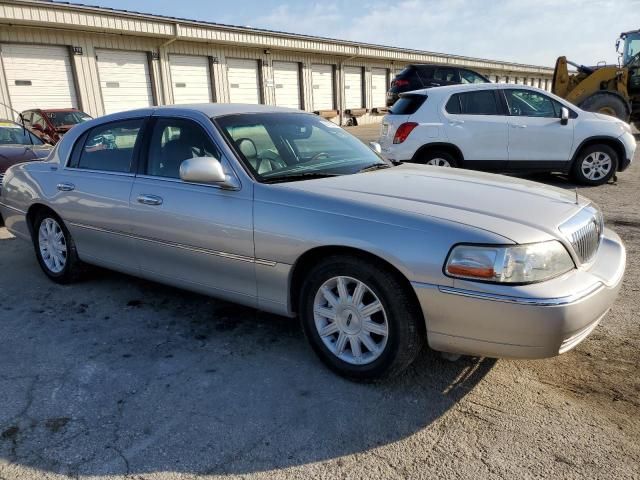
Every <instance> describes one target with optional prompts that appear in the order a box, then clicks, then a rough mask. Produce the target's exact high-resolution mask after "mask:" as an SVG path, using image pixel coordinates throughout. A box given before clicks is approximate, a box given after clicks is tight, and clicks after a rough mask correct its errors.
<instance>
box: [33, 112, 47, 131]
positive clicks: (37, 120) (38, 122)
mask: <svg viewBox="0 0 640 480" xmlns="http://www.w3.org/2000/svg"><path fill="white" fill-rule="evenodd" d="M31 126H32V127H36V126H38V127H41V128H42V129H43V130H44V129H45V127H46V126H47V124H46V123H45V121H44V118H42V115H40V114H39V113H36V112H34V113H33V116H32V117H31Z"/></svg>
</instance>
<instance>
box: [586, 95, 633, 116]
mask: <svg viewBox="0 0 640 480" xmlns="http://www.w3.org/2000/svg"><path fill="white" fill-rule="evenodd" d="M578 106H579V107H580V108H581V109H583V110H586V111H588V112H596V113H604V114H605V115H611V116H614V117H617V118H619V119H620V120H623V121H625V122H628V121H629V116H630V114H631V111H630V109H629V105H628V103H627V102H625V101H624V100H623V99H622V98H620V97H619V96H618V95H615V94H613V93H608V92H598V93H594V94H593V95H591V96H590V97H589V98H587V99H586V100H585V101H583V102H582V103H581V104H580V105H578Z"/></svg>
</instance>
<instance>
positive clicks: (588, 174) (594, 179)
mask: <svg viewBox="0 0 640 480" xmlns="http://www.w3.org/2000/svg"><path fill="white" fill-rule="evenodd" d="M617 170H618V155H617V154H616V152H615V150H614V149H613V148H611V147H609V146H608V145H591V146H589V147H587V148H585V149H583V150H582V151H581V152H580V153H579V155H578V157H577V158H576V161H575V163H574V165H573V177H574V178H575V180H576V181H577V182H578V183H581V184H583V185H602V184H604V183H607V182H608V181H609V179H610V178H611V177H612V176H613V175H614V174H615V173H616V171H617Z"/></svg>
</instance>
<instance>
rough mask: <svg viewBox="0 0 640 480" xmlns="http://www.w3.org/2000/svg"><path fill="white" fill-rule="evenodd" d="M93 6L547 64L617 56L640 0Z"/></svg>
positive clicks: (147, 1)
mask: <svg viewBox="0 0 640 480" xmlns="http://www.w3.org/2000/svg"><path fill="white" fill-rule="evenodd" d="M77 3H84V4H90V5H99V6H103V7H111V8H118V9H125V10H134V11H138V12H144V13H153V14H159V15H168V16H173V17H182V18H188V19H194V20H204V21H210V22H217V23H226V24H231V25H240V26H250V27H254V28H266V29H271V30H280V31H285V32H291V33H301V34H307V35H316V36H323V37H330V38H339V39H345V40H354V41H361V42H367V43H376V44H381V45H389V46H394V47H404V48H411V49H418V50H428V51H432V52H441V53H449V54H457V55H467V56H472V57H480V58H489V59H493V60H505V61H511V62H518V63H527V64H534V65H544V66H553V65H554V63H555V59H556V58H557V57H558V56H559V55H566V56H567V57H568V58H569V59H570V60H573V61H574V62H576V63H582V64H586V65H595V64H596V63H598V62H599V61H602V60H604V61H606V62H607V63H614V62H616V61H617V55H616V52H615V41H616V39H617V38H618V36H619V34H620V33H621V32H622V31H628V30H635V29H639V28H640V0H599V1H598V0H502V1H495V0H395V1H392V0H386V1H379V0H323V1H317V0H306V1H305V0H233V1H229V0H180V1H176V0H135V1H132V0H84V1H82V2H77Z"/></svg>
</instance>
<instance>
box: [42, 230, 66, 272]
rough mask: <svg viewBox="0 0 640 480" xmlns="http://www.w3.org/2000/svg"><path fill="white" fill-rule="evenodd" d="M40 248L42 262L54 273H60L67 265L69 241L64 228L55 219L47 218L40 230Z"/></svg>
mask: <svg viewBox="0 0 640 480" xmlns="http://www.w3.org/2000/svg"><path fill="white" fill-rule="evenodd" d="M38 248H39V249H40V255H41V256H42V261H43V262H44V264H45V265H46V266H47V268H48V269H49V270H50V271H51V272H53V273H60V272H62V271H63V270H64V267H65V265H66V264H67V241H66V240H65V238H64V232H63V231H62V228H61V227H60V225H59V224H58V222H56V221H55V220H54V219H53V218H45V219H44V220H43V221H42V223H40V228H39V229H38Z"/></svg>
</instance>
